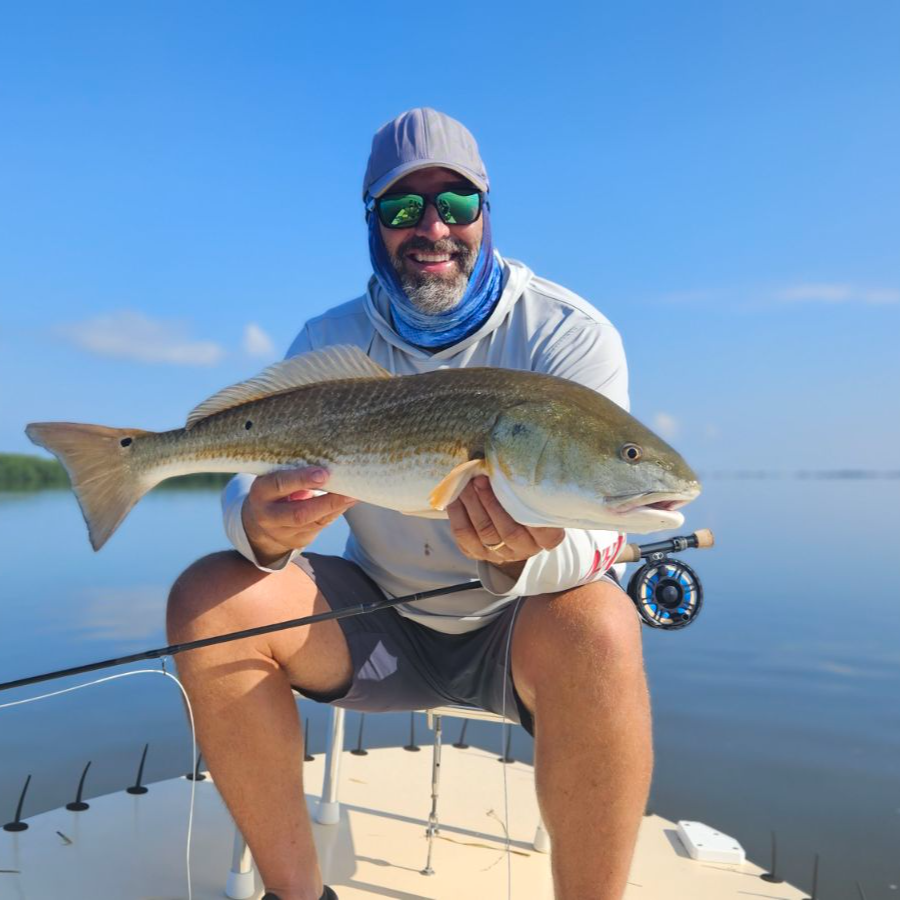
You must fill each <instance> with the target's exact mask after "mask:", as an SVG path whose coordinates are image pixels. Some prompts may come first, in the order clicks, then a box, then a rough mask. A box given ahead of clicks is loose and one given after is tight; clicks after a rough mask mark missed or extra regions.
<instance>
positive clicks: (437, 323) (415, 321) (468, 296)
mask: <svg viewBox="0 0 900 900" xmlns="http://www.w3.org/2000/svg"><path fill="white" fill-rule="evenodd" d="M481 215H482V217H483V219H484V232H483V236H482V238H481V249H480V250H479V252H478V258H477V259H476V260H475V268H474V269H473V270H472V274H471V275H470V276H469V283H468V285H467V287H466V292H465V293H464V294H463V296H462V299H461V300H460V301H459V303H458V304H457V305H456V306H454V307H453V309H450V310H447V312H443V313H437V314H428V313H424V312H422V311H421V310H420V309H418V308H417V307H416V306H415V305H414V304H413V303H412V302H411V301H410V299H409V297H407V296H406V291H404V290H403V286H402V285H401V284H400V277H399V275H398V274H397V270H396V269H395V268H394V266H393V264H392V263H391V259H390V256H389V255H388V252H387V248H386V247H385V246H384V241H383V240H382V239H381V231H380V230H379V228H378V216H376V215H370V216H369V257H370V259H371V261H372V269H373V271H374V272H375V277H376V278H377V279H378V283H379V284H380V285H381V287H382V289H383V290H384V292H385V293H386V294H387V295H388V298H389V300H390V305H391V313H392V315H393V320H394V321H393V324H394V328H395V329H396V330H397V333H398V334H399V335H400V337H402V338H403V340H405V341H406V342H407V343H409V344H414V345H415V346H416V347H424V348H426V349H434V348H437V347H449V346H450V345H451V344H455V343H457V342H458V341H461V340H462V339H463V338H464V337H467V336H468V335H470V334H472V333H474V332H475V331H477V330H478V329H479V328H480V327H481V326H482V325H483V324H484V322H485V321H486V320H487V318H488V316H490V314H491V313H492V312H493V309H494V307H495V306H496V305H497V301H498V300H499V299H500V293H501V291H502V288H503V270H502V268H501V266H500V263H499V262H498V261H497V257H496V256H494V245H493V242H492V240H491V219H490V213H489V212H488V208H487V205H485V207H484V208H483V209H482V212H481Z"/></svg>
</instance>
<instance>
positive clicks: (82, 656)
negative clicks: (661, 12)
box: [0, 479, 900, 900]
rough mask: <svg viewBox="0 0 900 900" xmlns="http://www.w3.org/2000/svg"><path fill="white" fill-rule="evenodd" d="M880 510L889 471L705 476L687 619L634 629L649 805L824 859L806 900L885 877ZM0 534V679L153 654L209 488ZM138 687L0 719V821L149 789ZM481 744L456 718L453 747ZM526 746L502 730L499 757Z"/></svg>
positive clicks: (893, 653) (34, 512) (340, 533)
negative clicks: (104, 536) (116, 513)
mask: <svg viewBox="0 0 900 900" xmlns="http://www.w3.org/2000/svg"><path fill="white" fill-rule="evenodd" d="M898 501H900V481H898V480H897V479H893V480H890V481H874V480H870V479H865V480H851V481H820V480H813V479H810V480H794V479H771V480H767V481H762V482H761V481H748V480H742V481H734V480H733V481H717V480H715V479H712V480H710V482H709V483H708V484H707V489H706V493H705V494H704V495H703V496H701V497H700V498H699V499H698V501H697V502H696V503H695V504H694V505H693V506H692V507H691V510H690V519H689V522H690V525H691V526H693V527H699V526H701V525H702V526H708V527H711V528H712V529H713V530H714V531H715V532H716V536H717V547H716V549H715V550H713V551H710V552H702V553H699V552H693V553H692V554H691V555H690V557H689V562H690V564H691V565H692V566H693V567H695V568H696V569H697V571H698V573H699V574H700V577H701V578H702V580H703V583H704V587H705V593H706V600H705V606H704V610H703V612H702V614H701V615H700V617H699V618H698V620H697V623H696V624H695V625H692V626H691V627H690V628H688V629H686V630H685V631H682V632H676V633H673V634H660V633H657V632H651V631H649V630H645V633H644V644H645V655H646V660H647V669H648V675H649V679H650V684H651V693H652V697H653V706H654V721H655V735H654V740H655V747H656V771H655V776H654V787H653V795H652V798H651V805H652V807H653V808H654V810H656V811H657V812H660V813H661V814H663V815H667V816H669V817H670V818H689V819H701V820H706V821H709V822H710V823H713V824H715V825H717V826H718V827H720V828H722V829H724V830H725V831H727V832H728V833H731V834H734V835H736V836H737V837H739V838H740V839H741V841H742V843H744V845H745V847H746V848H747V849H748V851H749V853H750V855H751V857H753V856H755V857H756V858H758V859H761V860H763V861H764V860H765V859H766V857H767V853H768V841H769V833H770V831H771V830H772V829H773V828H774V829H776V830H777V831H778V833H779V837H780V840H781V845H782V847H783V854H784V867H785V874H786V875H787V876H788V877H790V878H791V879H792V880H795V881H796V882H798V883H800V884H804V885H806V886H807V887H808V886H809V874H810V871H811V864H810V865H808V864H807V860H809V861H811V859H812V855H813V853H815V852H819V853H822V854H823V871H825V869H826V868H827V872H828V884H827V885H824V886H822V887H821V888H820V896H821V897H822V898H823V900H837V898H839V897H840V898H843V897H846V896H852V895H853V892H854V888H853V882H854V880H855V879H857V878H859V879H862V880H863V883H864V884H865V886H866V890H867V891H868V892H869V894H870V896H879V895H880V894H879V888H880V890H881V891H882V892H887V890H888V885H889V884H890V883H897V881H898V879H900V865H898V861H897V856H896V847H897V846H898V842H900V815H898V806H897V800H896V798H897V796H898V795H900V703H898V701H897V697H898V696H900V642H898V640H897V635H898V634H900V604H896V603H894V602H893V598H892V595H890V596H885V587H884V584H883V577H882V576H883V573H885V572H890V571H892V569H893V568H894V567H895V564H896V562H895V555H896V554H895V551H894V550H893V546H894V543H893V533H892V529H891V526H892V524H893V523H892V521H891V515H892V513H891V511H892V510H893V509H895V508H897V506H898ZM841 510H853V511H854V516H855V517H856V518H863V519H864V520H865V522H866V529H865V530H863V529H861V528H859V527H857V526H855V525H854V524H852V523H851V524H847V523H845V522H844V521H843V520H842V519H841V513H840V511H841ZM344 534H345V531H344V530H343V526H342V524H340V525H338V526H337V527H335V528H334V529H332V530H331V531H329V532H327V533H326V535H325V536H324V540H323V541H322V542H321V543H320V544H319V547H318V548H317V549H320V550H321V551H322V552H339V551H340V548H341V547H342V545H343V539H344ZM0 542H2V545H3V546H4V548H5V552H4V555H3V561H2V562H0V565H2V567H3V571H2V573H0V574H2V580H0V584H2V585H3V587H2V590H3V596H2V605H0V615H2V628H0V680H6V679H10V678H14V677H19V676H22V675H25V674H31V673H35V672H38V671H45V670H50V669H56V668H62V667H64V666H70V665H77V664H79V663H83V662H89V661H92V660H94V659H100V658H107V657H113V656H117V655H121V654H125V653H129V652H135V651H137V650H141V649H145V648H147V647H148V646H159V645H160V644H161V643H164V636H163V616H164V609H165V599H166V594H167V592H168V589H169V585H170V584H171V583H172V581H173V580H174V579H175V578H176V577H177V576H178V574H179V573H180V572H181V571H182V570H183V569H184V568H185V567H186V566H187V565H189V564H190V563H191V562H192V561H193V560H194V559H196V558H197V557H199V556H201V555H203V554H205V553H209V552H212V551H215V550H220V549H222V548H223V547H224V546H225V539H224V535H223V534H222V531H221V524H220V519H219V503H218V497H217V495H216V494H215V493H202V492H190V493H186V494H179V493H168V494H159V495H151V496H150V497H148V498H146V499H145V500H144V501H142V503H141V504H140V505H139V506H138V507H137V508H136V509H135V510H134V512H133V513H132V515H131V516H129V519H128V520H127V521H126V522H125V523H124V525H123V527H122V528H121V529H120V530H119V532H117V534H116V535H114V537H113V539H112V540H111V541H110V543H109V544H108V545H107V546H106V547H105V548H104V549H103V551H102V552H101V553H100V554H94V553H93V552H92V551H91V549H90V547H89V545H88V542H87V537H86V532H85V527H84V523H83V521H82V519H81V515H80V512H79V510H78V507H77V504H76V503H75V501H74V499H73V498H72V497H71V495H70V494H69V493H68V492H46V493H43V494H36V495H28V496H21V495H20V496H10V495H2V494H0ZM686 558H687V557H686ZM146 681H147V682H150V683H147V684H144V683H140V682H141V679H137V678H134V679H126V680H125V683H119V684H117V685H115V686H112V685H110V686H104V687H103V688H98V689H91V690H88V691H84V692H80V694H79V695H70V696H69V697H67V698H59V699H58V700H54V701H48V702H47V703H46V704H38V705H33V706H30V707H22V708H19V709H17V710H14V711H2V712H0V762H2V764H0V811H2V810H3V809H8V810H12V809H14V807H15V802H16V800H17V797H18V792H19V790H20V789H21V784H22V782H23V781H24V778H25V776H26V775H27V774H29V773H33V774H34V776H35V777H34V781H33V785H32V788H31V791H30V794H29V797H30V804H31V807H30V811H26V815H27V814H29V812H30V814H33V813H34V812H36V811H38V810H39V809H41V808H47V807H50V806H56V805H59V804H60V803H63V802H65V801H66V800H68V799H70V798H69V797H68V796H67V795H68V793H70V792H71V790H72V789H73V787H74V784H75V783H76V782H77V777H78V774H79V773H80V771H81V768H82V767H83V765H84V762H86V761H87V759H93V760H94V766H93V767H92V770H91V776H90V782H91V783H90V784H89V786H88V794H92V793H94V794H96V793H101V792H103V791H107V790H114V789H117V788H119V787H121V785H122V784H124V783H126V781H127V779H129V778H131V777H133V774H134V767H135V766H136V762H137V759H138V758H139V755H140V751H141V748H142V747H143V743H144V742H145V741H147V740H149V741H150V742H151V749H150V754H149V757H148V764H147V773H148V778H149V779H151V780H152V779H153V778H162V777H166V776H169V775H172V774H176V773H181V772H183V771H186V770H187V766H188V759H187V757H188V756H189V750H188V749H187V747H188V736H187V731H186V728H185V724H184V718H183V713H182V709H181V704H180V702H179V700H178V698H177V696H175V693H176V692H175V691H174V690H167V689H166V688H165V687H162V686H161V685H158V684H156V683H155V682H157V681H159V682H162V681H164V679H150V678H147V679H146ZM2 699H7V698H6V697H3V698H2ZM302 715H303V716H304V717H306V716H309V717H310V719H311V733H312V741H311V743H312V747H313V750H314V752H321V750H322V748H323V747H324V743H325V717H326V710H325V709H324V708H322V707H319V706H316V705H315V704H311V703H306V702H304V703H303V704H302ZM408 723H409V720H408V717H406V716H402V715H398V716H384V717H378V716H373V717H370V718H369V719H367V722H366V735H367V741H369V742H371V743H372V744H374V745H376V746H377V745H379V744H388V743H402V742H404V741H405V739H406V736H407V735H408ZM355 727H356V723H355V718H353V717H351V720H350V722H349V724H348V728H349V731H348V733H351V734H355V733H356V732H355ZM450 728H451V730H452V729H453V726H452V725H451V726H450ZM453 734H454V735H455V731H454V732H453ZM498 738H499V735H498V734H497V733H496V729H493V728H492V727H491V726H489V725H484V724H483V723H471V726H470V728H469V731H468V739H469V740H470V742H471V743H473V744H481V745H482V746H488V747H490V748H491V749H495V748H499V744H498ZM419 739H420V740H422V741H424V740H427V737H426V733H425V729H424V726H423V725H420V726H419ZM531 749H532V745H531V742H530V740H529V739H527V738H526V737H525V736H524V735H523V734H521V733H519V732H516V734H515V737H514V741H513V755H515V756H516V757H518V758H520V759H528V758H530V755H531ZM2 817H3V814H2V812H0V818H2Z"/></svg>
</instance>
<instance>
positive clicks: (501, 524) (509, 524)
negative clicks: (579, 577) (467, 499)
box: [470, 477, 542, 556]
mask: <svg viewBox="0 0 900 900" xmlns="http://www.w3.org/2000/svg"><path fill="white" fill-rule="evenodd" d="M473 487H474V495H475V500H476V501H477V504H478V506H479V507H480V508H481V510H483V514H484V516H485V517H487V519H488V521H489V522H490V525H489V526H487V527H485V529H484V530H482V529H480V528H479V531H478V533H479V536H480V537H481V538H482V539H483V541H484V543H485V544H496V543H498V542H500V541H503V543H504V544H506V546H507V547H509V548H511V549H512V550H513V551H514V552H516V553H519V554H521V553H525V554H527V555H529V556H533V555H534V554H535V553H537V552H538V551H539V550H540V549H542V548H541V546H540V545H539V544H538V543H537V542H536V541H535V540H534V538H533V537H532V534H531V529H529V528H526V527H525V526H524V525H520V524H519V523H518V522H517V521H516V520H515V519H513V517H512V516H511V515H510V514H509V513H508V512H507V511H506V510H505V509H504V508H503V507H502V506H501V505H500V501H499V500H498V499H497V495H496V494H495V493H494V491H493V488H491V483H490V481H488V479H487V478H483V477H478V478H476V479H474V483H473ZM473 505H474V503H473ZM470 515H471V513H470ZM473 522H474V523H475V525H476V527H478V523H477V522H475V520H474V519H473ZM491 533H493V534H496V535H497V537H496V539H492V540H488V538H489V537H490V536H491Z"/></svg>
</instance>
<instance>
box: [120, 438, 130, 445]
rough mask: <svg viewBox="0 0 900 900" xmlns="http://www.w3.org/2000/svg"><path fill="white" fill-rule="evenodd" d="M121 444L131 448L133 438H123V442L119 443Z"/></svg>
mask: <svg viewBox="0 0 900 900" xmlns="http://www.w3.org/2000/svg"><path fill="white" fill-rule="evenodd" d="M119 443H120V444H121V445H122V446H123V447H130V446H131V438H122V440H121V441H119Z"/></svg>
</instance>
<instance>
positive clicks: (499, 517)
mask: <svg viewBox="0 0 900 900" xmlns="http://www.w3.org/2000/svg"><path fill="white" fill-rule="evenodd" d="M447 515H448V516H449V518H450V527H451V529H452V531H453V537H454V538H455V539H456V544H457V546H458V547H459V549H460V550H461V551H462V552H463V553H464V554H465V555H466V556H468V557H469V558H470V559H483V560H485V561H486V562H489V563H491V564H492V565H494V566H496V567H497V568H498V569H500V570H501V571H502V572H504V573H505V574H506V575H509V576H510V577H511V578H518V577H519V575H521V574H522V569H523V568H524V567H525V560H526V559H528V558H529V557H532V556H536V555H537V554H538V553H540V552H541V550H552V549H553V548H554V547H556V546H558V545H559V544H560V543H562V540H563V538H564V537H565V536H566V532H565V529H563V528H529V527H528V526H526V525H520V524H519V523H518V522H516V521H515V520H514V519H513V518H512V516H510V515H509V513H508V512H507V511H506V510H505V509H504V508H503V507H502V506H501V505H500V501H499V500H498V499H497V496H496V495H495V494H494V491H493V489H492V488H491V483H490V481H489V480H488V479H487V478H486V477H485V476H484V475H479V476H477V477H476V478H473V479H472V480H471V481H470V482H469V483H468V484H467V485H466V486H465V488H464V489H463V492H462V493H461V494H460V495H459V497H458V498H457V499H456V500H454V501H453V502H452V503H451V504H450V505H449V506H448V507H447ZM498 544H499V545H500V546H499V547H498V546H497V545H498ZM489 545H490V546H489ZM491 546H493V547H495V548H496V549H490V547H491Z"/></svg>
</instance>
